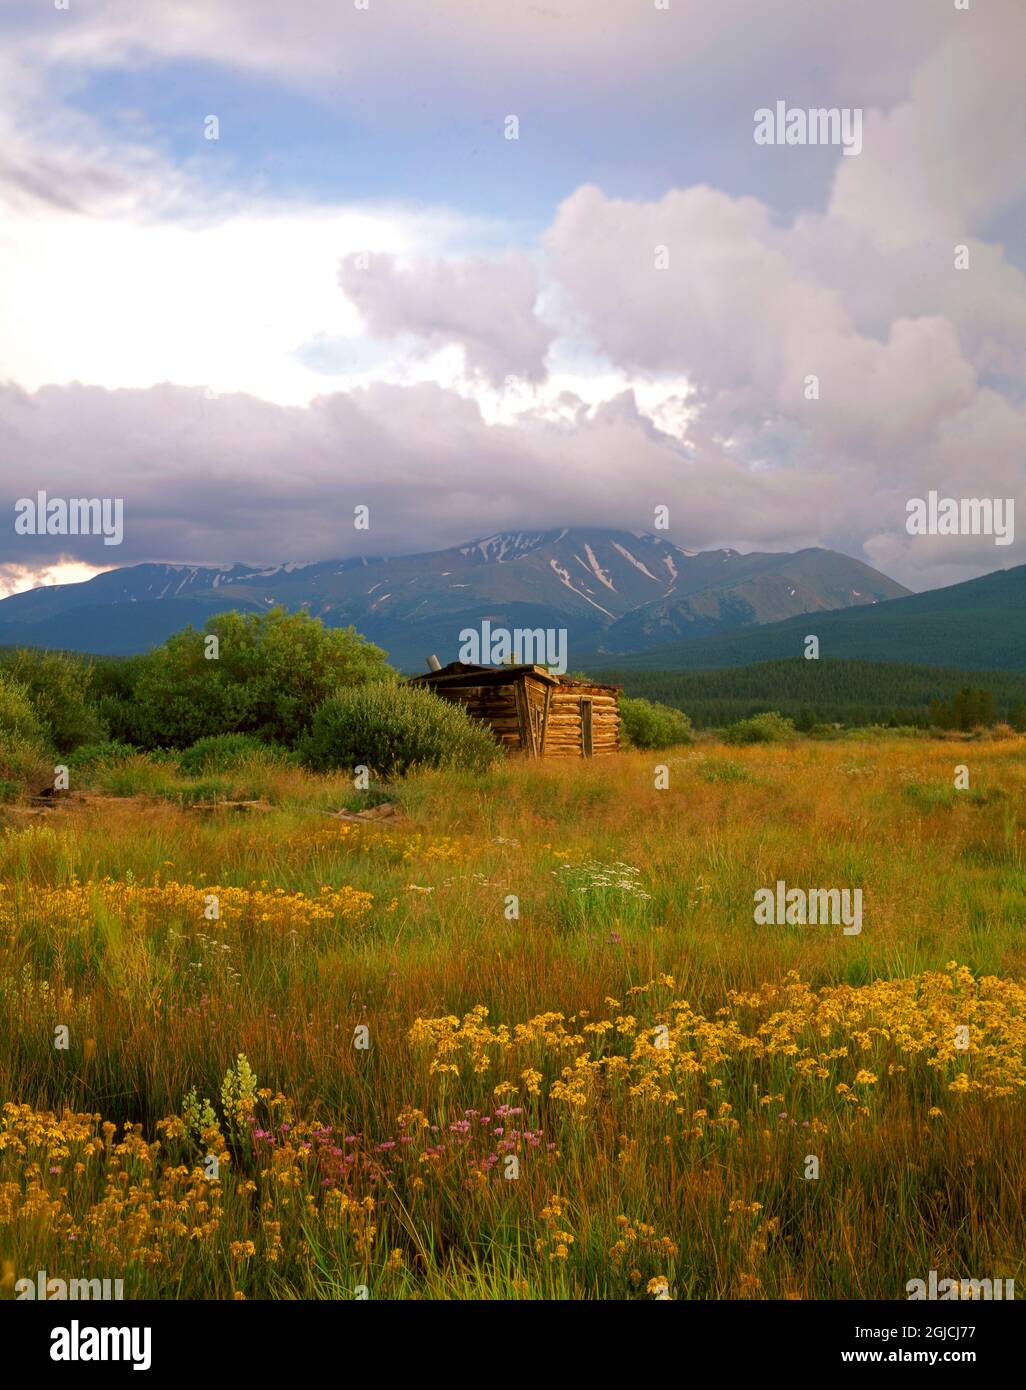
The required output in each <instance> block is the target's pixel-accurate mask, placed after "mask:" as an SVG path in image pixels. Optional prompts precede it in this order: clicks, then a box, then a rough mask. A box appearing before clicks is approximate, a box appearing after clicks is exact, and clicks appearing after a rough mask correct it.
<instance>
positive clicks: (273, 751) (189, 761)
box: [178, 734, 287, 777]
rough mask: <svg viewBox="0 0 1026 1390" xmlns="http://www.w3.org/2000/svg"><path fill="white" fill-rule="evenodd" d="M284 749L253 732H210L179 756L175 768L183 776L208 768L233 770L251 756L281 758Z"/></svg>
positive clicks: (215, 770)
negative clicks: (208, 735) (176, 767)
mask: <svg viewBox="0 0 1026 1390" xmlns="http://www.w3.org/2000/svg"><path fill="white" fill-rule="evenodd" d="M286 755H287V750H286V749H284V748H281V747H279V746H277V745H275V744H269V743H264V742H263V741H262V740H261V739H259V738H256V737H255V735H253V734H211V735H210V737H209V738H201V739H198V740H197V741H196V742H195V743H194V744H193V745H192V747H191V748H187V749H186V750H185V752H184V753H183V754H182V755H181V757H180V758H179V759H178V771H179V772H181V773H182V774H183V776H185V777H199V776H201V775H203V774H204V773H208V772H233V771H235V770H236V769H237V768H239V767H241V766H243V765H244V764H245V763H247V762H251V761H252V760H253V759H255V758H256V759H263V760H265V761H270V760H271V759H275V758H277V759H281V758H284V757H285V756H286Z"/></svg>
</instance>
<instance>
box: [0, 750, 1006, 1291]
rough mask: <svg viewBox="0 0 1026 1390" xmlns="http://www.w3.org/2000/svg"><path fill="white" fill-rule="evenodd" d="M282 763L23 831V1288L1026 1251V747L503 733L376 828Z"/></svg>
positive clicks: (591, 1272) (19, 936) (19, 912)
mask: <svg viewBox="0 0 1026 1390" xmlns="http://www.w3.org/2000/svg"><path fill="white" fill-rule="evenodd" d="M657 763H666V764H668V766H669V770H670V786H669V788H668V789H665V790H657V789H656V787H655V767H656V764H657ZM958 764H966V765H967V766H968V768H969V774H970V789H969V790H967V791H955V790H954V777H955V768H956V765H958ZM263 776H264V781H263V782H262V784H261V787H260V788H259V790H260V793H261V795H264V796H266V797H267V799H268V800H269V801H271V802H273V803H274V809H273V810H271V811H269V812H267V813H264V814H260V813H256V814H249V815H247V814H238V813H234V812H225V813H217V812H215V813H204V812H196V811H190V810H187V809H182V808H179V807H177V806H175V805H172V804H170V803H169V802H167V801H166V800H148V799H145V798H139V797H136V798H133V799H131V800H125V801H123V802H112V801H103V802H96V803H93V804H92V805H90V804H89V803H86V804H84V805H81V806H78V807H69V808H67V809H62V810H59V811H57V812H55V813H54V814H53V815H51V816H49V817H47V818H46V819H45V820H43V821H30V822H26V821H24V820H23V819H17V820H16V821H13V822H12V824H11V825H10V826H9V827H8V829H7V830H6V831H5V832H4V833H3V837H2V839H0V948H2V954H0V1098H3V1099H5V1100H7V1101H9V1102H10V1108H9V1109H8V1111H7V1112H6V1119H5V1120H4V1122H3V1127H2V1128H0V1270H2V1273H0V1288H2V1289H3V1292H4V1293H5V1294H6V1295H7V1296H11V1295H12V1293H13V1289H14V1281H15V1279H17V1278H21V1277H24V1276H27V1277H34V1274H35V1271H36V1270H37V1269H40V1268H46V1269H47V1270H49V1272H50V1274H51V1275H60V1276H62V1277H87V1276H89V1275H90V1274H92V1275H95V1276H97V1277H102V1276H104V1275H106V1276H107V1277H112V1278H124V1279H125V1281H126V1290H125V1291H126V1296H127V1297H133V1296H135V1297H140V1296H162V1297H231V1296H232V1295H233V1294H243V1295H245V1296H249V1297H258V1296H267V1295H274V1296H314V1297H353V1296H355V1295H354V1290H356V1289H358V1288H359V1287H360V1286H366V1287H367V1288H368V1289H369V1290H370V1292H371V1295H372V1296H376V1297H397V1298H400V1297H411V1296H421V1297H439V1298H445V1297H473V1298H490V1297H558V1296H572V1297H594V1298H620V1297H651V1296H658V1290H659V1288H660V1284H661V1282H662V1281H665V1283H666V1285H667V1288H668V1291H669V1293H670V1295H671V1296H672V1297H676V1298H681V1297H736V1296H753V1297H805V1298H815V1297H827V1298H835V1297H901V1296H903V1291H904V1286H905V1283H906V1282H907V1281H908V1280H909V1279H912V1278H919V1277H925V1276H926V1274H927V1272H928V1271H929V1270H930V1269H931V1268H934V1269H938V1270H940V1271H942V1274H944V1275H951V1276H955V1277H957V1276H965V1277H976V1278H985V1277H998V1276H1001V1277H1006V1278H1007V1277H1016V1276H1019V1275H1022V1273H1023V1269H1022V1260H1023V1254H1022V1252H1023V1250H1024V1249H1026V1218H1024V1216H1023V1211H1022V1201H1021V1194H1022V1191H1023V1190H1024V1186H1026V1183H1024V1179H1026V1172H1024V1166H1026V1160H1024V1158H1023V1154H1024V1153H1026V1144H1024V1139H1026V1123H1024V1119H1023V1107H1022V1086H1023V1078H1024V1072H1023V1059H1024V1051H1026V990H1024V986H1023V981H1024V979H1026V968H1024V967H1026V936H1024V932H1023V925H1024V918H1026V876H1024V873H1023V868H1024V854H1026V816H1024V795H1023V793H1024V785H1026V744H1024V742H1023V741H1022V740H1018V739H1008V740H996V741H990V742H985V741H979V742H973V741H955V740H947V741H936V740H926V739H904V738H897V737H894V738H879V739H858V740H856V739H846V740H843V741H838V742H825V743H816V742H810V741H800V742H797V743H795V744H793V745H787V746H782V745H778V746H769V747H754V748H742V749H738V748H729V749H728V748H726V747H724V746H722V745H718V744H716V743H714V742H701V743H699V744H697V745H695V746H694V747H691V748H684V749H678V750H674V751H673V752H671V753H668V754H666V755H651V754H641V753H632V754H628V755H623V756H621V757H619V758H617V759H612V760H603V761H596V762H594V763H591V764H587V765H581V764H569V763H564V764H552V765H545V764H535V765H531V764H527V763H523V762H521V763H513V762H511V763H509V764H507V765H504V766H502V767H501V768H499V769H498V770H497V771H495V772H494V773H492V774H489V775H487V776H481V775H474V776H470V775H467V776H459V775H453V774H424V775H421V776H418V777H416V778H412V779H410V780H408V781H407V782H406V783H404V784H403V785H402V787H401V788H400V789H399V793H398V794H399V796H400V798H401V801H402V805H403V808H404V812H405V814H404V817H403V819H402V820H400V821H397V822H395V823H393V824H388V825H382V826H380V827H375V826H366V827H364V826H350V825H346V824H343V823H340V822H338V821H336V820H332V819H330V818H329V817H327V816H326V815H324V813H323V808H324V806H325V805H327V804H331V803H332V802H334V804H338V798H339V796H340V795H341V792H342V789H343V784H342V783H341V782H340V781H339V780H338V779H336V780H335V782H334V783H331V784H325V783H323V782H321V781H319V780H318V779H315V778H309V777H306V776H304V775H303V774H301V773H298V772H296V771H294V770H292V769H281V770H277V771H274V772H268V773H265V774H263ZM250 781H252V779H250ZM246 789H247V788H246V787H239V788H237V790H239V791H244V790H246ZM248 789H249V790H252V787H249V788H248ZM778 879H783V880H784V881H785V882H786V883H787V884H788V886H801V887H806V888H808V887H852V888H856V887H860V888H862V890H863V895H864V909H863V910H864V925H863V930H862V932H861V934H860V935H858V936H845V935H843V933H842V931H841V929H840V927H839V926H838V927H829V926H788V925H784V926H775V927H769V926H757V925H756V924H755V922H754V921H753V894H754V892H755V890H756V889H757V888H760V887H763V886H771V885H773V884H774V883H775V882H776V881H777V880H778ZM209 895H213V897H214V898H216V900H217V904H218V910H219V911H218V916H217V917H212V916H211V915H210V910H209V903H210V898H209ZM512 896H515V897H516V899H517V906H518V915H514V914H513V908H512V905H511V897H512ZM799 982H800V983H799ZM484 1011H487V1012H484ZM59 1026H63V1027H66V1028H67V1029H68V1047H67V1049H66V1050H61V1049H57V1048H55V1046H54V1037H55V1034H54V1029H55V1028H57V1027H59ZM961 1026H966V1027H968V1028H969V1047H968V1048H967V1049H962V1048H960V1047H958V1046H957V1045H956V1044H955V1042H954V1041H953V1039H954V1036H955V1030H956V1029H957V1028H959V1027H961ZM359 1027H366V1029H367V1034H366V1041H367V1043H368V1046H367V1047H366V1048H361V1047H359V1046H356V1045H355V1044H356V1043H358V1042H360V1041H362V1040H363V1039H362V1037H361V1035H359V1034H357V1033H356V1031H355V1030H357V1028H359ZM661 1030H662V1031H661ZM239 1054H242V1055H243V1056H244V1058H245V1059H246V1061H245V1064H243V1063H240V1062H239V1061H238V1056H239ZM249 1069H251V1071H250V1070H249ZM254 1076H255V1079H254ZM226 1078H227V1084H225V1083H226ZM192 1093H194V1094H192ZM191 1094H192V1099H188V1098H189V1097H190V1095H191ZM204 1098H209V1100H210V1102H211V1105H210V1108H209V1110H207V1111H206V1112H204V1109H203V1104H202V1103H203V1101H204ZM183 1106H184V1110H183ZM499 1107H502V1108H501V1109H500V1108H499ZM485 1117H487V1120H486V1118H485ZM105 1123H113V1124H115V1125H117V1126H118V1128H117V1131H116V1132H111V1131H110V1130H107V1131H106V1132H105V1130H104V1128H103V1126H104V1124H105ZM126 1125H127V1126H129V1127H130V1128H129V1130H128V1131H127V1133H126V1130H125V1128H124V1127H125V1126H126ZM132 1126H137V1127H138V1128H137V1129H136V1128H131V1127H132ZM286 1126H287V1128H286ZM208 1155H214V1156H216V1157H218V1160H219V1169H218V1177H217V1179H216V1180H212V1179H211V1178H210V1177H209V1176H208V1175H207V1174H206V1172H205V1169H204V1162H205V1161H206V1159H207V1156H208ZM810 1156H811V1157H814V1158H816V1159H817V1160H818V1162H819V1177H817V1178H812V1177H807V1176H806V1172H807V1170H808V1168H809V1167H810V1165H809V1164H808V1161H807V1160H808V1158H809V1157H810ZM511 1158H512V1159H515V1160H516V1163H515V1164H510V1163H509V1161H508V1160H509V1159H511ZM208 1166H209V1165H208Z"/></svg>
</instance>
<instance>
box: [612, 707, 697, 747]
mask: <svg viewBox="0 0 1026 1390" xmlns="http://www.w3.org/2000/svg"><path fill="white" fill-rule="evenodd" d="M620 720H621V732H622V734H623V739H624V743H625V744H627V745H628V746H630V747H633V748H672V747H673V746H674V745H675V744H678V743H690V742H691V720H690V719H689V718H688V717H687V715H686V714H685V713H684V712H683V710H679V709H671V708H670V706H669V705H660V704H657V703H656V702H655V701H653V700H639V699H635V700H632V699H631V698H630V697H629V696H627V695H621V696H620Z"/></svg>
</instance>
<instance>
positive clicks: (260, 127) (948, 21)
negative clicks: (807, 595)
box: [0, 0, 1026, 593]
mask: <svg viewBox="0 0 1026 1390" xmlns="http://www.w3.org/2000/svg"><path fill="white" fill-rule="evenodd" d="M64 3H65V0H56V3H51V2H50V0H0V512H2V513H4V514H6V515H7V517H8V518H9V520H8V523H7V525H6V528H5V529H0V536H2V540H0V593H2V592H11V591H13V590H15V589H18V588H23V587H27V586H31V585H33V584H35V583H41V582H52V581H53V580H55V579H56V580H62V579H69V578H71V579H73V578H80V577H84V576H87V575H88V574H90V573H92V572H94V571H95V569H97V568H100V567H109V566H110V565H112V564H131V563H136V562H138V561H144V560H166V561H195V562H207V563H228V562H232V561H248V562H262V561H269V562H281V561H285V560H312V559H321V558H328V557H332V556H342V555H350V554H355V553H360V552H361V551H362V552H367V553H375V554H389V553H402V552H409V551H414V550H429V549H434V548H437V547H440V546H444V545H449V544H454V543H456V542H459V541H464V540H467V539H470V538H471V537H476V536H480V535H485V534H488V533H490V532H492V531H496V530H500V529H521V528H528V527H529V528H532V529H533V528H537V527H552V526H564V525H575V524H576V525H596V526H598V525H602V526H623V527H625V528H628V529H632V530H646V529H651V528H652V524H653V516H654V510H655V508H656V507H658V506H668V507H669V508H670V521H671V526H670V535H671V536H672V538H673V539H674V540H676V541H678V542H679V543H680V544H682V545H686V546H688V547H691V548H696V549H698V548H709V547H713V546H720V545H729V546H733V547H735V548H738V549H753V548H754V549H760V548H761V549H773V550H782V549H796V548H799V547H802V546H808V545H825V546H831V547H834V548H836V549H839V550H842V551H845V552H846V553H848V554H851V555H855V556H857V557H859V558H861V559H864V560H867V561H868V562H869V563H871V564H875V565H877V566H878V567H879V568H881V569H883V570H884V571H885V572H887V573H889V574H891V575H892V576H893V577H895V578H897V579H899V580H901V581H902V582H904V583H906V584H908V585H909V586H910V587H912V588H915V589H922V588H928V587H932V586H933V585H936V584H943V583H954V582H957V581H959V580H962V579H966V578H969V577H972V576H973V575H976V574H981V573H985V572H987V571H989V570H993V569H996V568H999V567H1005V566H1008V565H1012V564H1021V563H1023V562H1026V537H1024V540H1023V541H1022V542H1020V541H1019V540H1018V539H1017V541H1016V543H1015V544H1014V545H1012V546H1003V547H998V548H995V546H994V544H993V540H992V539H990V538H987V537H954V538H951V537H936V538H934V537H920V538H915V539H913V538H910V537H909V536H908V535H907V534H906V532H905V516H906V502H907V501H908V500H909V499H910V498H912V497H919V496H925V495H926V493H927V492H928V491H930V490H936V491H938V492H939V493H940V494H941V495H942V496H956V497H961V496H991V497H1001V498H1005V497H1013V498H1015V499H1017V502H1018V505H1019V508H1020V512H1021V518H1020V519H1019V520H1020V527H1021V528H1022V529H1023V531H1024V533H1026V497H1024V495H1023V494H1024V489H1023V476H1024V462H1026V390H1024V380H1026V217H1024V212H1026V82H1024V81H1023V74H1022V54H1023V52H1024V51H1026V7H1024V5H1023V4H1022V0H901V3H900V4H896V3H895V0H859V4H857V5H852V4H851V3H850V0H816V3H814V4H813V3H810V0H715V3H709V0H538V3H537V4H530V3H522V4H515V5H510V4H506V3H503V2H502V0H355V3H354V0H291V2H290V3H288V4H284V3H282V0H66V3H67V8H61V7H60V6H62V5H63V4H64ZM778 101H783V102H785V103H786V104H787V106H788V107H789V108H805V109H807V108H812V107H815V108H819V107H838V108H848V109H851V110H854V109H859V110H861V111H863V113H864V114H863V130H862V150H861V153H859V154H857V155H855V156H848V155H845V154H844V152H843V149H842V148H841V147H839V146H836V145H834V146H813V145H808V144H806V145H801V144H795V145H779V146H776V145H774V146H767V145H764V144H758V143H756V141H755V139H754V130H755V124H756V123H755V113H756V111H758V110H759V109H760V108H765V107H770V108H773V107H775V104H776V102H778ZM511 118H515V119H511ZM511 133H515V134H516V135H517V138H516V139H511V138H508V136H509V135H510V134H511ZM211 136H216V138H211ZM959 247H964V248H967V250H966V251H965V252H963V253H961V254H960V253H959V252H958V251H957V249H956V248H959ZM966 259H967V260H968V268H957V266H956V262H957V261H959V260H961V261H965V260H966ZM810 376H815V377H816V378H818V383H819V385H818V399H809V398H808V387H807V384H806V383H807V380H808V378H809V377H810ZM39 489H43V490H45V491H46V492H47V494H48V495H49V496H50V497H81V496H99V497H121V498H123V499H124V515H125V523H124V524H125V530H124V541H123V544H122V545H121V546H120V547H118V548H117V549H116V550H115V549H113V548H110V547H104V546H103V544H102V542H101V541H100V540H99V539H98V538H90V537H67V538H62V537H46V536H39V537H37V536H21V535H16V534H15V532H14V526H13V521H14V516H15V502H16V501H17V500H18V499H19V498H21V497H24V496H31V495H34V494H35V493H36V491H37V490H39ZM363 505H365V506H369V507H370V515H371V526H370V530H369V531H368V532H356V531H354V528H353V509H354V507H356V506H363Z"/></svg>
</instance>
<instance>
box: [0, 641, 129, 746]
mask: <svg viewBox="0 0 1026 1390" xmlns="http://www.w3.org/2000/svg"><path fill="white" fill-rule="evenodd" d="M3 666H4V671H5V672H6V674H7V675H8V676H10V677H11V678H12V679H13V680H15V681H16V682H17V683H18V684H19V685H21V686H22V687H23V688H24V690H25V692H26V694H27V695H28V698H29V701H30V702H31V705H32V708H33V709H34V710H35V713H36V718H37V719H38V721H39V724H40V727H41V730H42V732H43V735H44V736H45V738H46V740H47V741H48V742H50V743H52V744H53V746H54V747H55V748H56V749H58V750H59V751H60V752H61V753H69V752H71V750H72V749H74V748H78V747H79V746H80V745H81V744H84V743H97V742H99V741H100V740H101V739H104V738H106V736H107V729H106V726H105V725H104V722H103V720H102V719H101V717H100V715H99V713H98V711H97V709H96V707H95V705H94V704H93V703H92V694H91V682H92V667H91V666H90V665H89V663H88V661H84V660H82V659H81V658H80V657H74V656H69V655H67V654H66V653H64V652H46V651H37V650H35V649H34V648H19V649H18V650H16V651H14V652H10V653H5V655H4V659H3Z"/></svg>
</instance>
